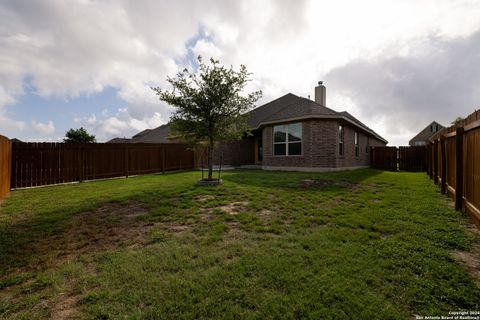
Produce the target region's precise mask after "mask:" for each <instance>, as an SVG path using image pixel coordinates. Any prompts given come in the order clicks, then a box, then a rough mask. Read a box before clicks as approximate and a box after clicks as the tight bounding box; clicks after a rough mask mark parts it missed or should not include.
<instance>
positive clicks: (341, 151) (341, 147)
mask: <svg viewBox="0 0 480 320" xmlns="http://www.w3.org/2000/svg"><path fill="white" fill-rule="evenodd" d="M338 155H339V156H340V157H343V156H344V155H345V127H344V126H343V125H342V124H339V125H338Z"/></svg>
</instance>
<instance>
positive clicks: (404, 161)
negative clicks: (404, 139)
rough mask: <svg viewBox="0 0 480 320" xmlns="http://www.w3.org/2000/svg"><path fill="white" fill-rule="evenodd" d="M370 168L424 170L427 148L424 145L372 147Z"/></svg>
mask: <svg viewBox="0 0 480 320" xmlns="http://www.w3.org/2000/svg"><path fill="white" fill-rule="evenodd" d="M370 157H371V158H370V165H371V167H372V168H377V169H383V170H390V171H397V170H400V171H425V170H426V168H427V148H425V147H398V148H397V147H372V149H371V152H370Z"/></svg>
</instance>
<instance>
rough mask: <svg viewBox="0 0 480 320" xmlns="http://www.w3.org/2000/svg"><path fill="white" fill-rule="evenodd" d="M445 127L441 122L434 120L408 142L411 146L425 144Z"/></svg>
mask: <svg viewBox="0 0 480 320" xmlns="http://www.w3.org/2000/svg"><path fill="white" fill-rule="evenodd" d="M444 128H445V127H444V126H442V125H441V124H439V123H438V122H436V121H433V122H432V123H430V124H429V125H428V126H426V127H425V128H424V129H423V130H422V131H420V132H419V133H418V134H417V135H416V136H415V137H413V138H412V140H410V141H409V142H408V144H409V145H410V146H425V145H427V143H428V142H429V141H430V138H431V137H432V136H433V135H434V134H435V133H437V132H438V131H440V130H442V129H444Z"/></svg>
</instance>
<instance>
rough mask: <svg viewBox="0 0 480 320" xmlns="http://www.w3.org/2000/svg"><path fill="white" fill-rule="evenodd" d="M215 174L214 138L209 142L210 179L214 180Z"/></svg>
mask: <svg viewBox="0 0 480 320" xmlns="http://www.w3.org/2000/svg"><path fill="white" fill-rule="evenodd" d="M212 176H213V139H210V141H209V143H208V180H212Z"/></svg>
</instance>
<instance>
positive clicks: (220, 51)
mask: <svg viewBox="0 0 480 320" xmlns="http://www.w3.org/2000/svg"><path fill="white" fill-rule="evenodd" d="M0 21H1V22H0V134H1V135H5V136H7V137H9V138H19V139H21V140H24V141H61V140H62V138H63V136H64V135H65V132H66V131H67V130H68V129H69V128H72V127H73V128H78V127H81V126H83V127H85V128H86V129H87V130H88V131H89V132H92V133H93V134H95V135H96V137H97V139H98V141H100V142H103V141H107V140H108V139H111V138H113V137H130V136H132V135H133V134H135V133H137V132H139V131H141V130H144V129H146V128H154V127H157V126H159V125H161V124H164V123H166V122H168V119H169V117H170V115H171V113H172V111H173V108H172V107H171V106H168V105H166V104H165V103H163V102H161V101H159V99H158V97H157V96H155V94H154V92H153V91H152V90H151V87H152V86H155V87H157V86H158V87H161V88H164V89H169V87H168V84H167V82H166V78H167V76H174V75H175V74H176V73H177V72H178V71H180V70H182V69H183V68H185V67H187V68H190V69H192V68H195V65H194V64H195V57H196V56H198V55H202V57H204V58H210V57H213V58H216V59H219V60H220V61H221V63H222V64H225V65H228V66H230V65H233V66H234V68H237V67H238V66H239V65H240V64H244V65H246V67H247V69H248V70H249V71H250V72H251V73H252V75H251V80H252V81H251V82H250V83H249V86H248V88H247V90H248V91H253V90H258V89H261V90H262V91H263V97H262V99H261V100H259V101H258V103H257V104H258V105H261V104H263V103H266V102H268V101H270V100H273V99H275V98H278V97H280V96H282V95H284V94H286V93H289V92H291V93H293V94H296V95H299V96H303V97H308V96H309V95H310V96H311V97H312V98H313V96H314V87H315V85H316V84H317V82H318V81H319V80H322V81H324V84H325V86H326V87H327V106H328V107H330V108H332V109H334V110H336V111H344V110H345V111H348V112H350V113H351V114H353V115H355V116H356V117H357V118H359V119H360V120H361V121H362V122H364V123H365V124H367V125H368V126H369V127H371V128H372V129H374V130H375V131H376V132H377V133H379V134H380V135H381V136H383V137H384V138H385V139H387V140H388V141H389V142H390V143H389V144H390V145H405V144H407V143H408V140H409V139H411V138H412V137H413V136H414V135H415V134H416V133H418V132H419V131H420V130H421V129H423V128H424V127H426V126H427V125H428V124H429V123H430V122H431V121H433V120H436V121H438V122H440V123H442V124H444V125H448V124H449V123H450V122H452V121H453V120H454V119H455V118H456V117H458V116H466V115H468V114H470V113H471V112H473V111H474V110H475V109H478V106H479V105H480V86H479V84H480V0H402V1H398V0H364V1H355V0H352V1H350V0H336V1H320V0H295V1H293V0H243V1H242V0H217V1H214V0H202V1H200V0H198V1H194V0H190V1H182V0H176V1H163V0H131V1H128V0H97V1H93V0H24V1H23V0H0Z"/></svg>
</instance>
